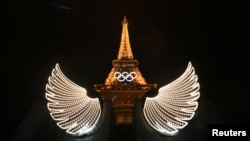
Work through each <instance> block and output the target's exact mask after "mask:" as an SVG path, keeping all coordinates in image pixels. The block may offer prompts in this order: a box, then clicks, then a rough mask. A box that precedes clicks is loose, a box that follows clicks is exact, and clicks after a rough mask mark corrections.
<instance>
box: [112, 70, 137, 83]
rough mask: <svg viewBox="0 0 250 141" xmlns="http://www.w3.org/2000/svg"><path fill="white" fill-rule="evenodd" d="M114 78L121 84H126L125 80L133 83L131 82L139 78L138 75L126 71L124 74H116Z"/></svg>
mask: <svg viewBox="0 0 250 141" xmlns="http://www.w3.org/2000/svg"><path fill="white" fill-rule="evenodd" d="M114 77H115V79H117V80H118V81H119V82H124V81H125V80H126V81H128V82H131V81H133V80H134V79H135V78H136V77H137V74H136V72H130V73H128V72H126V71H124V72H122V73H120V72H115V73H114Z"/></svg>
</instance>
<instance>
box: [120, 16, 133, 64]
mask: <svg viewBox="0 0 250 141" xmlns="http://www.w3.org/2000/svg"><path fill="white" fill-rule="evenodd" d="M117 59H118V60H122V59H133V53H132V51H131V47H130V42H129V34H128V21H127V19H126V17H125V16H124V19H123V21H122V35H121V43H120V48H119V53H118V58H117Z"/></svg>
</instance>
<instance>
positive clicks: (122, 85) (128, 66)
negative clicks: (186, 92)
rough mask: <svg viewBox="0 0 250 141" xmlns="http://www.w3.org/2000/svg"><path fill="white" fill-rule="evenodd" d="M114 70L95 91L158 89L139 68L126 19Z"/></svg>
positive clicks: (114, 62) (113, 63)
mask: <svg viewBox="0 0 250 141" xmlns="http://www.w3.org/2000/svg"><path fill="white" fill-rule="evenodd" d="M112 65H113V68H112V69H111V72H110V73H109V75H108V77H107V78H106V80H105V83H104V84H95V85H94V89H95V90H96V91H98V92H100V90H112V89H116V90H119V89H121V90H126V89H130V90H140V89H141V90H150V89H152V88H156V84H147V82H146V80H145V79H144V77H143V76H142V74H141V72H140V70H139V68H138V60H135V59H133V53H132V49H131V46H130V41H129V33H128V21H127V19H126V17H124V19H123V21H122V34H121V43H120V48H119V52H118V56H117V59H115V60H113V61H112Z"/></svg>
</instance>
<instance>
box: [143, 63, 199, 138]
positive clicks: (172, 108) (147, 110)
mask: <svg viewBox="0 0 250 141" xmlns="http://www.w3.org/2000/svg"><path fill="white" fill-rule="evenodd" d="M199 88H200V86H199V83H198V77H197V75H196V74H195V70H194V68H193V66H192V64H191V62H189V64H188V67H187V69H186V71H185V72H184V73H183V74H182V75H181V76H180V77H179V78H177V79H176V80H175V81H173V82H171V83H170V84H168V85H165V86H163V87H161V88H160V89H159V92H158V94H157V95H156V96H155V97H153V98H149V97H147V98H146V100H145V104H144V107H143V114H144V116H145V118H146V120H147V122H148V123H149V125H150V126H151V127H153V128H154V129H155V130H157V131H159V132H160V133H162V134H164V135H175V134H177V132H178V129H182V128H184V127H185V126H186V125H187V124H188V123H187V121H188V120H191V119H192V117H193V116H194V112H195V111H196V109H197V107H198V102H197V99H198V98H199V96H200V93H199Z"/></svg>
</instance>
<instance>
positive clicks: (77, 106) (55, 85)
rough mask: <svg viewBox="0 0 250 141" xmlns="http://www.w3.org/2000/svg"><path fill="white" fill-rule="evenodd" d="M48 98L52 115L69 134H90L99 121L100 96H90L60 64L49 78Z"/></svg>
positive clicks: (47, 86) (48, 105)
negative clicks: (65, 72)
mask: <svg viewBox="0 0 250 141" xmlns="http://www.w3.org/2000/svg"><path fill="white" fill-rule="evenodd" d="M46 99H47V100H48V104H47V107H48V110H49V111H50V115H51V117H52V118H53V119H54V120H55V121H56V122H57V125H58V126H59V127H60V128H62V129H65V130H66V132H67V133H69V134H72V135H79V136H80V135H84V134H88V133H90V132H92V131H93V130H94V128H95V127H96V125H97V122H98V121H99V118H100V115H101V107H100V103H99V100H98V98H90V97H88V96H87V91H86V89H85V88H83V87H80V86H78V85H76V84H75V83H73V82H72V81H70V80H69V79H68V78H67V77H66V76H65V75H64V74H63V73H62V72H61V70H60V67H59V65H58V64H56V67H55V69H53V71H52V74H51V76H50V77H49V79H48V83H47V85H46Z"/></svg>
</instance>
